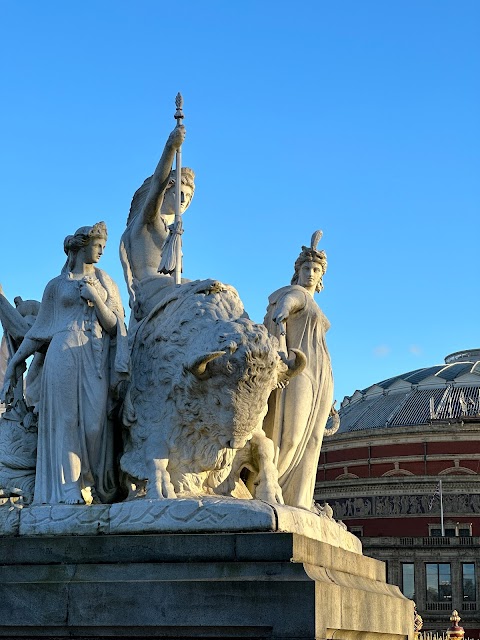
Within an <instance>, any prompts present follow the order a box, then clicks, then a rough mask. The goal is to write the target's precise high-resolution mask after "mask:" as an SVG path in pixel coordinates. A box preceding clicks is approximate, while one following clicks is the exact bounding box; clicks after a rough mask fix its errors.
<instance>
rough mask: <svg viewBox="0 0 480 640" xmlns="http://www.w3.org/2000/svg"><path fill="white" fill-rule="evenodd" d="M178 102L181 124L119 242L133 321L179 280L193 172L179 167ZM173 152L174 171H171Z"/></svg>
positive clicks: (133, 206)
mask: <svg viewBox="0 0 480 640" xmlns="http://www.w3.org/2000/svg"><path fill="white" fill-rule="evenodd" d="M176 105H177V111H176V113H175V119H176V120H177V126H176V127H175V128H174V129H173V131H172V132H171V133H170V135H169V137H168V139H167V142H166V144H165V148H164V150H163V153H162V156H161V158H160V160H159V162H158V165H157V168H156V169H155V172H154V174H153V176H150V177H149V178H147V179H146V180H145V182H144V183H143V185H142V186H141V187H140V188H139V189H137V191H136V192H135V194H134V196H133V199H132V204H131V207H130V213H129V216H128V220H127V228H126V229H125V231H124V233H123V235H122V239H121V243H120V259H121V262H122V265H123V269H124V274H125V280H126V283H127V287H128V292H129V295H130V307H131V308H132V311H133V314H132V316H131V318H135V320H140V319H142V318H143V317H145V315H146V314H147V313H148V311H149V310H150V308H151V307H152V305H154V304H156V302H158V297H159V295H162V294H163V293H164V291H163V290H164V289H165V288H166V287H168V286H170V285H172V284H175V283H180V282H181V271H182V264H181V256H182V253H181V234H182V221H181V216H182V214H183V213H185V210H186V209H187V207H188V205H189V204H190V201H191V199H192V197H193V192H194V189H195V185H194V177H195V174H194V172H193V171H192V170H191V169H189V168H187V167H183V168H182V166H181V164H182V163H181V150H180V147H181V145H182V143H183V141H184V138H185V127H184V126H183V124H182V119H183V112H182V108H181V107H182V97H181V95H180V94H178V95H177V99H176ZM175 156H176V159H177V161H176V170H172V165H173V161H174V158H175ZM177 193H178V197H177ZM170 274H174V276H175V277H173V275H172V277H170Z"/></svg>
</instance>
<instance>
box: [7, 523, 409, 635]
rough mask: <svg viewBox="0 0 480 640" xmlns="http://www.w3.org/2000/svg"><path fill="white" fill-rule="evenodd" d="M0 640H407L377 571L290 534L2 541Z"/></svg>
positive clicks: (357, 557) (403, 604) (397, 598)
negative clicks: (157, 639)
mask: <svg viewBox="0 0 480 640" xmlns="http://www.w3.org/2000/svg"><path fill="white" fill-rule="evenodd" d="M0 554H1V558H2V566H0V590H1V594H2V597H1V598H0V637H4V638H6V637H9V638H11V637H23V638H24V640H26V639H28V638H30V639H33V638H35V639H38V638H42V639H43V640H45V639H46V638H53V637H55V638H67V637H69V638H72V637H74V638H77V639H80V638H110V637H117V638H118V637H120V638H137V639H139V638H150V637H156V638H269V639H271V640H276V639H278V640H280V639H282V640H286V639H288V638H290V639H293V638H296V639H303V640H306V639H309V640H314V639H315V640H320V639H323V638H341V639H343V640H353V639H355V640H413V619H414V618H413V603H412V602H411V601H409V600H407V599H406V598H404V597H403V596H402V595H401V593H400V591H399V590H398V588H397V587H394V586H391V585H388V584H386V582H385V570H384V564H383V563H381V562H379V561H377V560H373V559H371V558H366V557H364V556H362V555H361V554H359V553H352V552H350V551H346V550H344V549H339V548H338V547H335V546H332V545H330V544H327V543H325V542H319V541H317V540H312V539H309V538H306V537H305V536H301V535H298V534H295V533H281V532H260V533H203V534H198V533H197V534H181V533H177V534H167V533H164V534H152V533H150V534H147V535H120V534H119V535H93V536H85V535H84V536H66V535H63V536H25V535H24V536H4V537H3V538H0Z"/></svg>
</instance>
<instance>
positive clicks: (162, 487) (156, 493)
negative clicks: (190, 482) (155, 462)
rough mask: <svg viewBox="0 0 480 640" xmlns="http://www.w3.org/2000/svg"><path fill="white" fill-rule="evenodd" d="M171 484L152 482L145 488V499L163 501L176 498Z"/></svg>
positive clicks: (163, 481) (167, 481)
mask: <svg viewBox="0 0 480 640" xmlns="http://www.w3.org/2000/svg"><path fill="white" fill-rule="evenodd" d="M149 485H150V483H149ZM176 497H177V496H176V495H175V490H174V488H173V484H172V483H171V482H170V480H162V481H159V482H154V483H152V484H151V485H150V486H148V487H147V494H146V498H148V499H149V500H165V499H166V498H176Z"/></svg>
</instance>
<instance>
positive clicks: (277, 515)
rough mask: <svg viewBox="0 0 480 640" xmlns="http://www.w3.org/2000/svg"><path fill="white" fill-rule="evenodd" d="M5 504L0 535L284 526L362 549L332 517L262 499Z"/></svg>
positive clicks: (273, 528)
mask: <svg viewBox="0 0 480 640" xmlns="http://www.w3.org/2000/svg"><path fill="white" fill-rule="evenodd" d="M7 507H8V505H4V506H0V535H13V536H15V535H19V534H20V535H21V536H38V535H41V536H45V535H72V534H73V535H88V536H90V535H97V534H125V533H129V534H135V533H174V532H181V533H189V532H190V533H207V532H216V531H220V532H248V531H285V532H289V533H297V534H301V535H305V536H307V537H309V538H311V539H313V540H319V541H321V542H327V543H328V544H330V545H332V546H335V547H340V548H342V549H347V550H348V551H352V552H354V553H362V545H361V542H360V541H359V539H358V538H357V537H356V536H354V535H352V534H351V533H349V532H348V531H346V529H345V528H344V527H343V526H342V525H340V524H338V523H337V522H335V521H334V520H332V519H331V518H328V517H327V516H326V515H316V514H314V513H311V512H309V511H305V510H304V509H295V508H293V507H286V506H283V505H275V506H272V505H270V504H267V503H266V502H262V501H261V500H238V499H235V498H221V497H218V498H210V497H208V498H197V499H193V498H188V499H176V500H146V499H143V500H132V501H131V502H122V503H118V504H113V505H90V506H86V505H64V504H62V505H53V506H51V505H40V506H30V507H24V508H23V509H18V508H16V507H15V510H14V511H13V510H10V511H9V510H8V509H10V507H8V508H7Z"/></svg>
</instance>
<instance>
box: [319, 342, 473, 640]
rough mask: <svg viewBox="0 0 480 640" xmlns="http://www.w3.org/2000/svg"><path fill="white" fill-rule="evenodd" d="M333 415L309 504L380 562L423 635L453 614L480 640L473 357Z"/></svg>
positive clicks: (349, 402) (354, 400) (458, 358)
mask: <svg viewBox="0 0 480 640" xmlns="http://www.w3.org/2000/svg"><path fill="white" fill-rule="evenodd" d="M339 413H340V429H339V430H338V432H337V433H336V434H335V435H334V436H332V437H330V438H328V439H325V441H324V444H323V447H322V453H321V456H320V461H319V467H318V474H317V483H316V492H315V499H316V500H317V501H319V502H322V501H327V502H328V503H329V504H330V505H331V507H332V508H333V510H334V517H335V518H336V519H339V520H343V521H344V522H345V524H346V525H347V526H348V528H349V529H350V530H351V531H352V532H353V533H355V534H357V535H358V536H359V537H360V538H361V539H362V542H363V548H364V553H365V554H366V555H370V556H372V557H374V558H377V559H379V560H383V561H384V562H386V564H387V576H388V581H389V582H391V583H393V584H397V585H398V586H399V587H400V588H401V590H402V591H403V593H404V594H405V595H406V596H408V597H409V598H412V599H413V600H415V602H416V603H417V609H418V612H419V613H420V615H421V616H422V617H423V620H424V628H425V629H431V630H444V629H445V622H446V620H447V621H448V616H449V615H450V612H451V611H452V610H453V609H457V610H458V611H459V612H460V615H461V617H462V624H463V626H464V628H465V630H466V633H467V635H469V636H470V637H474V638H475V637H477V638H480V606H479V605H478V604H477V603H479V595H480V594H479V572H480V475H479V472H480V350H469V351H465V352H462V353H455V354H452V355H450V356H447V358H446V359H445V364H443V365H437V366H433V367H427V368H423V369H417V370H416V371H412V372H409V373H406V374H402V375H400V376H395V377H393V378H390V379H389V380H384V381H382V382H379V383H376V384H374V385H372V386H371V387H369V388H368V389H365V390H363V391H356V392H355V393H354V394H353V395H352V396H351V397H346V398H345V399H344V401H343V402H342V406H341V408H340V411H339ZM442 525H443V526H442Z"/></svg>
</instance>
